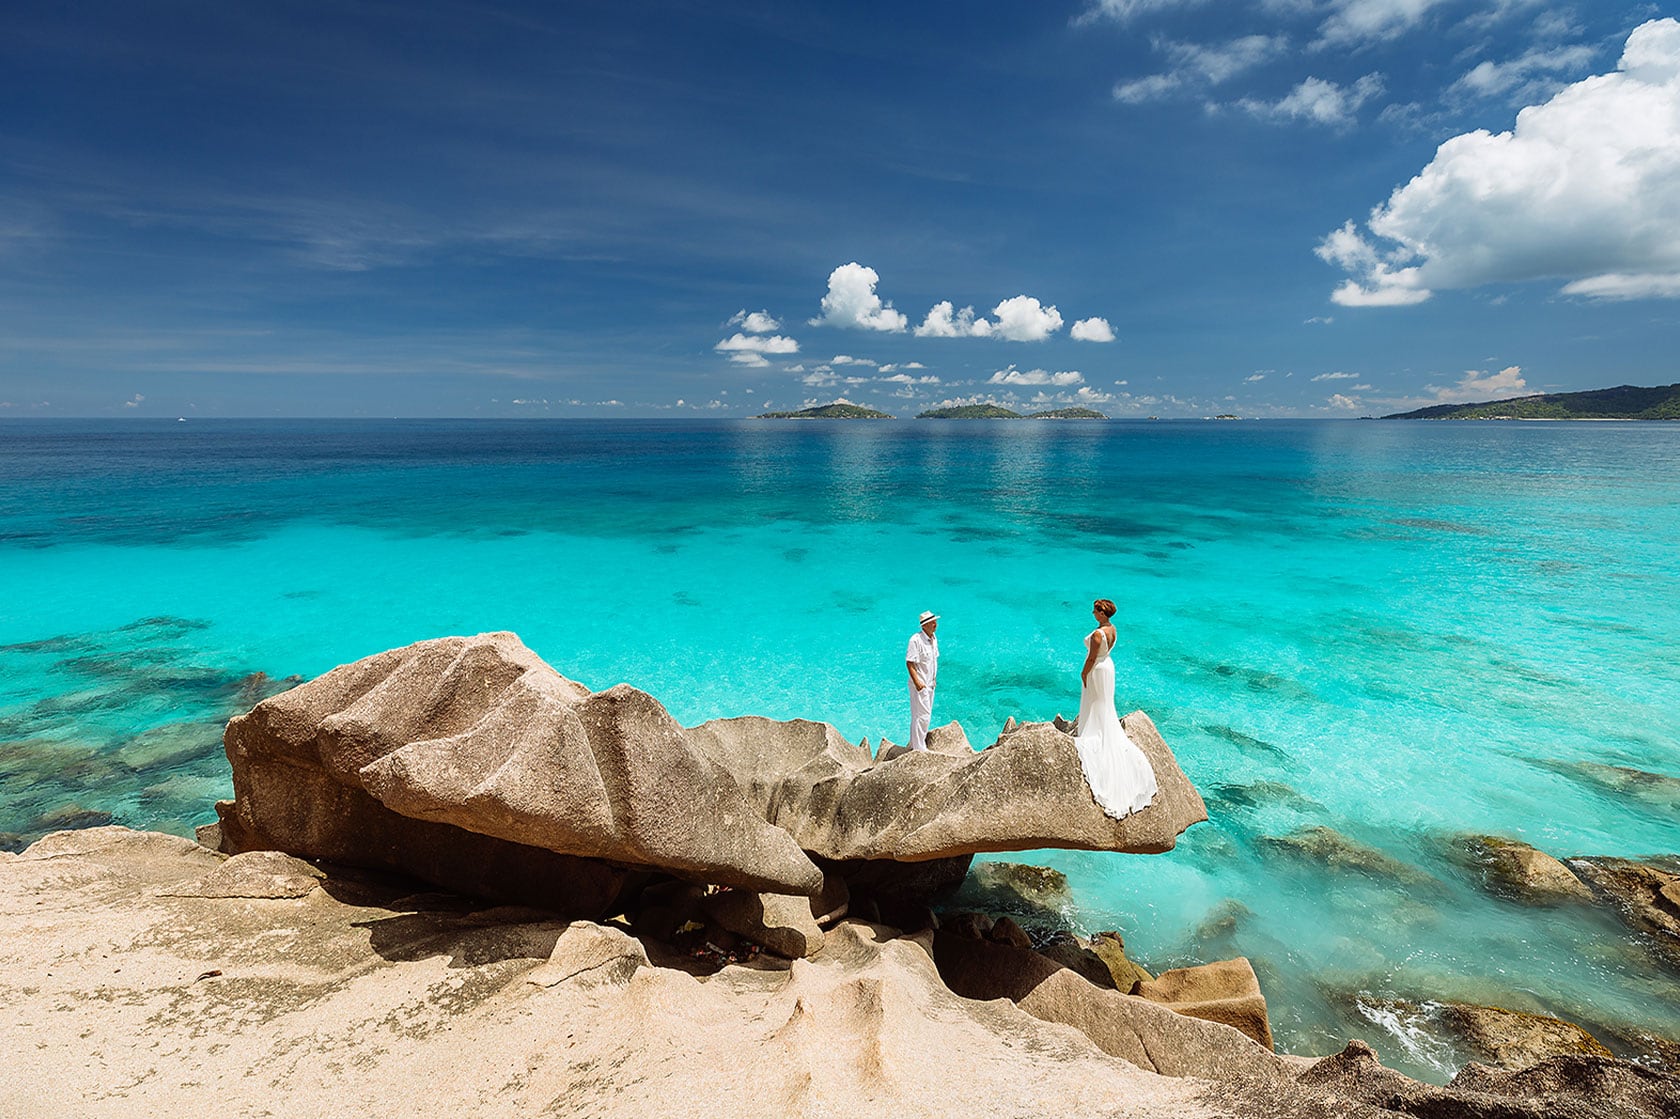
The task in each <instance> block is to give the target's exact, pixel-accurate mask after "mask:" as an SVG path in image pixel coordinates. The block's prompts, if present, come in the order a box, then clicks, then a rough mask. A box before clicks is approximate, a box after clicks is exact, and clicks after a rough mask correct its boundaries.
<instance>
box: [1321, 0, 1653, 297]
mask: <svg viewBox="0 0 1680 1119" xmlns="http://www.w3.org/2000/svg"><path fill="white" fill-rule="evenodd" d="M1316 251H1317V254H1318V256H1319V257H1320V258H1321V259H1323V260H1325V261H1327V262H1329V263H1332V264H1335V265H1337V266H1339V267H1341V268H1342V269H1343V270H1344V271H1346V272H1348V273H1349V275H1350V278H1349V279H1348V280H1347V281H1346V282H1345V283H1343V284H1342V285H1341V286H1340V287H1339V288H1337V289H1336V291H1335V292H1334V293H1333V295H1332V296H1331V298H1332V299H1333V300H1335V302H1337V303H1340V304H1343V305H1345V306H1396V305H1401V304H1406V303H1418V302H1422V301H1423V300H1425V299H1428V298H1429V297H1430V296H1431V295H1432V294H1433V293H1434V292H1435V291H1438V290H1445V289H1454V288H1469V287H1476V286H1479V285H1482V284H1489V283H1515V282H1521V281H1527V280H1540V279H1563V280H1565V281H1566V283H1565V286H1564V288H1563V291H1564V292H1565V293H1566V294H1571V295H1582V296H1587V297H1591V298H1599V299H1635V298H1648V297H1658V298H1677V297H1680V21H1676V20H1673V19H1657V20H1651V21H1649V22H1647V23H1644V24H1642V25H1640V26H1639V27H1637V28H1635V29H1634V31H1633V32H1632V33H1631V34H1630V35H1629V36H1628V39H1627V43H1626V46H1625V49H1624V50H1623V53H1622V58H1621V62H1620V64H1619V65H1618V68H1617V70H1616V71H1615V72H1614V73H1609V74H1601V75H1597V76H1595V77H1590V78H1587V79H1585V80H1583V81H1579V82H1576V83H1575V84H1573V85H1571V86H1568V87H1567V88H1565V89H1564V90H1562V91H1561V92H1559V93H1558V94H1557V95H1556V96H1554V97H1552V98H1551V99H1550V100H1549V101H1547V102H1545V103H1544V104H1541V105H1533V106H1530V107H1528V108H1526V109H1524V110H1523V111H1522V112H1520V113H1518V114H1517V119H1516V125H1515V127H1514V128H1513V129H1512V130H1511V131H1510V132H1501V133H1498V134H1497V135H1496V134H1491V133H1489V132H1486V131H1482V130H1478V131H1475V132H1467V133H1464V134H1463V135H1460V136H1455V137H1453V138H1452V139H1450V140H1448V141H1446V142H1445V143H1444V144H1442V145H1441V146H1440V147H1439V148H1438V149H1437V150H1436V153H1435V158H1434V159H1433V160H1431V161H1430V163H1429V165H1428V166H1426V167H1425V168H1424V169H1423V170H1422V171H1420V172H1419V173H1418V174H1417V176H1416V177H1414V178H1413V179H1412V180H1411V182H1409V183H1406V184H1405V185H1404V186H1401V187H1399V188H1398V189H1396V190H1395V191H1394V193H1393V194H1392V195H1391V196H1390V197H1389V199H1388V201H1387V202H1385V203H1384V204H1382V205H1381V206H1378V207H1377V208H1376V209H1375V210H1373V211H1372V213H1371V216H1370V219H1369V220H1368V221H1367V222H1366V223H1365V226H1364V228H1363V229H1361V228H1359V227H1357V226H1356V225H1355V224H1354V223H1353V222H1351V221H1350V222H1348V223H1346V224H1345V225H1343V226H1342V228H1340V229H1338V230H1336V231H1335V232H1333V233H1331V234H1329V235H1328V236H1327V237H1325V238H1324V240H1323V241H1321V242H1320V243H1319V245H1318V247H1317V250H1316Z"/></svg>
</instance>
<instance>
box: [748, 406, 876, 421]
mask: <svg viewBox="0 0 1680 1119" xmlns="http://www.w3.org/2000/svg"><path fill="white" fill-rule="evenodd" d="M893 418H894V417H893V416H891V415H889V414H887V413H886V412H877V411H876V410H875V409H873V408H865V407H863V406H862V405H859V404H843V403H835V404H819V405H817V406H816V407H815V408H801V409H800V410H799V411H797V412H766V413H764V414H763V415H761V416H754V417H753V419H755V420H890V419H893Z"/></svg>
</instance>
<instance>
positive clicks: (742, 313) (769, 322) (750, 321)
mask: <svg viewBox="0 0 1680 1119" xmlns="http://www.w3.org/2000/svg"><path fill="white" fill-rule="evenodd" d="M724 325H725V326H738V327H740V328H741V329H742V330H744V331H746V332H747V333H748V334H771V333H774V332H775V331H778V330H780V329H781V328H782V324H781V323H780V322H778V321H776V319H775V318H774V317H772V316H771V314H770V312H769V311H748V310H745V309H742V310H739V311H736V312H735V313H734V314H733V315H731V316H729V321H728V322H726V323H724Z"/></svg>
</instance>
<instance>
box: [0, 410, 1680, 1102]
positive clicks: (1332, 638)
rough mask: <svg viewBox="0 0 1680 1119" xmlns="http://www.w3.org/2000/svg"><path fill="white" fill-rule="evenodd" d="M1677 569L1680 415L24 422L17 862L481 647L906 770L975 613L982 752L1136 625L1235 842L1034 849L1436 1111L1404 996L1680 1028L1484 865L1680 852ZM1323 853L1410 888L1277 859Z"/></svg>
mask: <svg viewBox="0 0 1680 1119" xmlns="http://www.w3.org/2000/svg"><path fill="white" fill-rule="evenodd" d="M1677 538H1680V425H1658V424H1647V425H1637V424H1617V423H1597V424H1515V423H1512V424H1424V423H1410V424H1408V423H1390V422H1354V421H1349V422H1332V421H1322V422H1307V421H1303V422H1277V423H1246V422H1245V423H1236V424H1233V423H1199V422H1170V423H1123V422H1112V423H1097V424H1075V423H1066V424H1055V423H1009V422H1003V423H947V424H937V423H928V422H923V423H910V422H898V423H887V422H881V423H868V424H864V423H851V424H845V423H836V424H821V423H807V424H775V423H765V422H758V423H755V422H751V421H742V422H717V423H700V422H683V423H659V422H590V421H573V422H560V423H522V422H508V423H490V422H484V423H478V422H454V421H449V422H444V421H439V422H395V421H393V422H360V421H357V422H351V421H344V422H301V421H300V422H257V421H252V422H232V421H229V422H219V423H198V422H193V423H185V424H161V423H147V422H128V423H116V422H110V423H99V422H85V423H72V422H50V423H49V422H29V421H12V422H0V646H3V647H0V743H4V745H0V832H6V833H13V839H12V840H11V841H10V842H12V843H13V844H14V845H15V844H16V843H19V842H22V841H23V840H24V839H26V838H27V836H28V835H30V834H32V833H33V832H35V831H38V830H40V829H41V828H42V827H44V826H48V825H50V824H51V823H53V822H54V821H55V820H56V821H59V822H62V821H66V820H76V821H82V822H89V821H94V820H98V819H103V818H104V816H103V815H102V814H109V815H110V816H111V817H112V818H114V819H115V820H116V821H118V822H120V823H125V824H129V825H131V826H135V827H161V828H166V829H169V830H174V831H180V832H185V831H187V830H188V829H190V827H191V826H192V825H193V824H194V823H197V822H202V821H204V820H207V819H210V818H212V815H213V814H212V813H211V811H210V808H209V805H210V802H211V801H213V800H214V799H216V798H217V797H220V796H225V795H227V793H228V791H229V778H228V772H227V764H226V761H225V759H224V758H223V756H222V755H221V751H220V746H219V724H220V722H221V721H222V720H224V719H226V718H227V717H228V716H229V715H230V714H232V713H235V712H236V711H239V710H243V709H244V708H245V707H248V706H249V705H250V704H251V703H252V702H255V700H256V699H257V698H260V697H261V696H262V695H264V694H268V693H269V692H271V691H273V690H274V689H276V688H278V687H283V686H285V684H286V678H288V677H293V676H296V677H305V678H306V677H310V676H314V675H316V674H319V673H321V672H324V671H326V670H328V669H330V668H332V667H333V666H334V665H337V664H340V663H343V662H346V661H350V660H354V659H356V658H358V657H362V656H365V655H367V654H370V653H374V652H377V651H380V650H382V649H386V648H389V647H392V646H396V645H401V644H405V643H407V642H410V641H415V640H419V639H422V638H427V637H435V636H439V635H442V634H448V633H473V632H479V631H483V630H495V629H510V630H513V631H515V632H517V633H519V634H520V636H521V637H522V638H523V639H524V640H525V642H526V643H527V644H528V645H530V646H531V647H532V648H533V649H535V650H536V651H537V652H538V653H540V654H541V655H542V656H544V657H545V658H546V659H547V660H548V661H549V662H550V663H552V664H553V665H554V666H555V667H556V668H558V669H559V670H560V671H561V672H563V673H565V674H566V675H568V676H571V677H573V678H575V679H578V680H581V681H583V682H584V683H587V684H589V685H590V686H591V687H595V688H602V687H607V686H609V685H611V684H614V683H617V682H619V681H628V682H630V683H633V684H635V685H637V686H638V687H641V688H644V689H646V690H647V691H649V692H651V693H653V694H654V695H655V696H657V697H658V698H659V699H660V700H662V701H663V702H664V703H665V704H666V706H667V707H668V708H670V710H671V711H672V713H673V714H675V715H676V716H677V717H678V718H679V719H681V720H682V721H684V722H686V723H694V722H698V721H701V720H704V719H708V718H712V717H715V716H720V715H733V714H739V713H743V712H757V713H762V714H766V715H771V716H775V717H795V716H800V717H810V718H821V719H826V720H828V721H830V722H832V723H834V724H835V725H836V726H838V727H839V728H840V730H841V731H842V732H843V733H845V734H846V735H848V736H850V737H851V738H853V739H857V738H860V737H864V736H867V737H869V738H870V739H871V741H875V740H878V739H879V738H880V737H881V736H883V735H885V736H887V737H890V738H893V739H895V740H899V741H902V740H903V738H904V737H905V735H906V732H907V729H908V715H907V712H906V711H905V709H904V708H905V699H904V684H903V679H902V678H903V668H902V651H903V647H904V642H905V640H906V638H907V637H908V635H909V633H910V632H911V630H912V629H913V628H914V625H915V617H916V615H917V613H918V612H919V611H921V610H923V609H933V610H937V611H939V612H940V613H941V614H942V615H943V621H942V622H941V628H940V643H941V650H942V660H941V673H940V690H939V697H938V706H937V707H936V709H935V713H934V714H935V722H936V723H937V722H944V721H945V720H947V719H951V718H955V719H959V720H960V721H961V722H962V724H963V725H964V727H965V728H966V729H967V730H968V733H969V737H970V739H971V740H973V741H974V742H975V743H976V744H977V745H978V744H982V743H985V742H989V741H991V740H992V738H993V737H994V736H995V735H996V732H997V730H998V728H999V726H1000V725H1001V724H1002V722H1003V720H1004V719H1005V718H1006V717H1008V716H1010V715H1014V716H1017V717H1019V718H1027V719H1043V718H1048V717H1049V716H1050V715H1052V714H1053V713H1055V712H1057V711H1061V712H1063V713H1066V714H1069V715H1071V714H1072V713H1073V712H1074V711H1075V709H1076V708H1077V706H1078V668H1079V664H1080V660H1081V657H1082V654H1083V649H1082V646H1081V640H1082V638H1083V636H1084V634H1085V633H1086V631H1087V630H1088V629H1089V625H1090V618H1089V614H1088V609H1089V605H1088V604H1089V602H1090V600H1091V599H1092V598H1095V597H1098V596H1103V597H1109V598H1113V599H1114V600H1115V601H1116V602H1117V603H1118V604H1119V605H1120V616H1119V617H1118V618H1117V622H1118V623H1119V624H1120V631H1121V639H1120V643H1119V646H1118V648H1117V649H1116V651H1115V658H1116V662H1117V670H1118V671H1117V675H1118V678H1119V681H1120V682H1119V685H1118V690H1119V695H1118V696H1117V699H1118V702H1119V703H1120V705H1121V709H1122V710H1123V711H1124V710H1129V709H1131V708H1134V707H1141V708H1143V709H1145V710H1146V711H1148V712H1149V713H1150V715H1151V716H1152V717H1153V718H1154V719H1155V721H1156V723H1157V724H1158V725H1159V726H1160V728H1161V730H1162V732H1163V734H1164V735H1165V736H1166V738H1167V740H1168V742H1169V743H1171V745H1172V746H1173V748H1174V750H1175V751H1176V753H1177V755H1178V757H1179V760H1180V762H1181V764H1182V765H1183V767H1184V769H1185V771H1186V772H1187V773H1188V774H1189V775H1190V777H1191V779H1192V780H1193V781H1195V782H1196V784H1197V786H1198V787H1199V788H1200V789H1201V790H1202V791H1203V793H1204V795H1205V796H1206V798H1207V800H1208V804H1209V810H1210V813H1211V815H1212V817H1213V819H1212V822H1211V823H1209V824H1207V825H1202V826H1199V827H1197V828H1194V829H1192V830H1191V831H1190V832H1189V833H1187V834H1186V836H1185V837H1184V839H1183V841H1182V842H1181V844H1180V847H1179V848H1178V850H1177V851H1175V852H1173V853H1171V854H1169V855H1165V856H1150V857H1137V856H1121V855H1110V854H1084V853H1073V852H1054V853H1045V854H1043V855H1042V856H1034V861H1042V862H1045V863H1048V864H1051V865H1055V866H1058V867H1060V868H1062V869H1063V870H1065V871H1067V872H1068V874H1069V875H1070V878H1071V881H1072V884H1073V889H1074V895H1075V898H1076V908H1075V910H1074V912H1073V913H1072V914H1071V916H1072V917H1073V919H1074V920H1075V921H1076V922H1077V923H1078V924H1080V925H1081V926H1083V927H1085V928H1088V929H1093V930H1094V929H1099V928H1118V929H1120V930H1122V931H1123V933H1124V934H1125V937H1126V942H1127V945H1128V947H1129V949H1130V950H1131V951H1132V952H1133V953H1134V954H1135V956H1136V957H1137V958H1138V959H1139V960H1140V961H1142V962H1144V963H1145V964H1146V965H1149V966H1152V967H1154V968H1156V969H1160V968H1164V967H1169V966H1173V965H1175V964H1179V963H1185V962H1195V961H1200V960H1205V959H1211V958H1217V957H1222V956H1229V955H1233V954H1244V955H1247V956H1249V957H1250V958H1251V959H1253V960H1254V961H1255V964H1256V967H1257V969H1258V970H1259V971H1260V974H1261V977H1262V982H1263V984H1264V986H1265V988H1266V991H1267V994H1268V997H1269V998H1270V1000H1271V1009H1272V1014H1273V1023H1274V1029H1275V1030H1276V1031H1277V1033H1278V1036H1279V1041H1280V1045H1281V1047H1283V1048H1287V1049H1291V1050H1294V1051H1298V1052H1324V1051H1330V1050H1332V1049H1334V1048H1338V1047H1339V1046H1340V1044H1341V1042H1342V1041H1343V1040H1344V1039H1345V1038H1346V1037H1348V1036H1350V1035H1359V1036H1365V1037H1367V1038H1369V1039H1370V1040H1372V1041H1373V1043H1374V1044H1376V1045H1377V1046H1378V1048H1379V1050H1380V1051H1381V1052H1382V1053H1383V1054H1384V1057H1385V1059H1386V1060H1387V1061H1388V1062H1389V1063H1390V1064H1394V1065H1398V1066H1399V1067H1402V1068H1408V1069H1409V1070H1411V1071H1414V1072H1418V1073H1421V1074H1424V1075H1429V1076H1432V1077H1434V1078H1436V1079H1439V1078H1440V1077H1441V1076H1442V1075H1444V1074H1445V1071H1446V1070H1447V1069H1448V1068H1449V1067H1450V1065H1451V1064H1452V1063H1453V1060H1454V1059H1455V1058H1454V1057H1453V1055H1452V1054H1450V1053H1443V1052H1439V1051H1437V1050H1435V1049H1432V1048H1430V1046H1429V1045H1428V1044H1426V1042H1425V1041H1420V1040H1419V1039H1418V1038H1417V1037H1415V1036H1413V1034H1412V1033H1411V1032H1409V1031H1406V1030H1404V1029H1403V1028H1402V1027H1400V1026H1397V1025H1394V1024H1393V1022H1392V1020H1391V1018H1390V1016H1388V1015H1386V1014H1384V1013H1382V1012H1380V1011H1379V1010H1376V1009H1373V1007H1374V1004H1375V1003H1377V1002H1380V1001H1381V1000H1384V999H1394V998H1399V999H1412V1000H1416V999H1423V998H1428V997H1431V996H1434V997H1449V998H1458V999H1466V1000H1469V1001H1476V1002H1494V1003H1499V1004H1502V1005H1507V1006H1515V1007H1517V1008H1523V1009H1534V1010H1541V1011H1546V1012H1549V1013H1555V1014H1559V1015H1562V1016H1564V1017H1569V1018H1573V1019H1575V1020H1578V1021H1582V1022H1584V1023H1586V1024H1589V1025H1591V1026H1593V1027H1594V1028H1600V1029H1607V1030H1613V1029H1618V1028H1620V1027H1621V1026H1622V1025H1624V1024H1630V1023H1636V1024H1640V1025H1642V1026H1644V1027H1647V1028H1650V1029H1653V1030H1655V1031H1657V1032H1659V1033H1664V1034H1666V1035H1667V1036H1669V1037H1677V1038H1680V977H1676V976H1674V975H1673V974H1671V973H1668V972H1664V971H1663V970H1661V969H1660V968H1659V967H1657V966H1656V965H1655V964H1654V963H1653V962H1652V961H1651V959H1650V958H1649V957H1648V956H1647V955H1646V954H1645V953H1644V952H1643V950H1642V949H1641V948H1640V947H1639V946H1638V945H1637V944H1635V943H1634V942H1633V941H1631V940H1630V939H1629V938H1628V937H1627V936H1626V935H1625V934H1624V933H1623V932H1622V931H1621V928H1620V926H1619V925H1618V924H1616V923H1615V922H1614V921H1613V920H1612V919H1610V918H1608V917H1605V916H1604V915H1602V914H1599V913H1597V912H1596V911H1593V910H1568V911H1565V910H1551V909H1528V908H1524V907H1521V906H1517V905H1514V904H1511V903H1508V902H1503V901H1499V900H1496V899H1493V898H1490V897H1488V896H1487V895H1485V894H1484V893H1483V892H1482V891H1481V890H1480V889H1479V888H1478V887H1476V886H1475V885H1474V883H1473V882H1472V880H1471V878H1470V877H1468V875H1467V872H1466V871H1465V870H1464V869H1463V868H1462V867H1461V865H1460V863H1459V861H1458V860H1456V859H1455V858H1454V857H1453V855H1452V839H1453V837H1454V836H1455V835H1457V834H1459V833H1465V832H1470V833H1482V832H1492V833H1498V834H1502V835H1508V836H1514V837H1518V838H1521V839H1524V840H1527V841H1528V842H1531V843H1533V844H1534V845H1536V846H1538V847H1539V848H1541V849H1542V850H1545V851H1548V852H1551V853H1553V854H1556V855H1559V856H1568V855H1575V854H1599V855H1627V856H1642V855H1648V854H1653V853H1665V852H1666V853H1673V852H1680V795H1677V794H1676V791H1675V790H1676V789H1680V785H1676V784H1672V783H1671V784H1666V785H1665V784H1663V783H1662V782H1661V781H1659V780H1652V781H1647V782H1643V783H1639V784H1635V785H1633V786H1628V785H1626V784H1625V783H1618V782H1617V781H1616V780H1615V775H1614V771H1605V770H1602V769H1595V768H1593V766H1594V765H1600V766H1621V767H1629V768H1632V769H1636V770H1641V771H1645V772H1647V773H1651V774H1655V775H1659V776H1662V777H1667V778H1670V779H1673V778H1680V654H1677V653H1676V650H1677V649H1680V595H1677V594H1676V582H1677V576H1680V550H1677V549H1676V547H1675V543H1674V542H1675V540H1676V539H1677ZM258 673H261V674H264V675H263V676H255V675H254V674H258ZM44 817H46V818H44ZM1317 825H1323V826H1328V827H1330V828H1333V829H1335V830H1336V831H1337V832H1339V833H1341V834H1342V835H1343V836H1346V837H1347V838H1348V839H1349V840H1350V841H1352V842H1354V843H1357V844H1360V845H1363V846H1364V847H1366V848H1370V849H1374V850H1376V851H1379V852H1382V853H1384V854H1386V855H1388V856H1390V857H1392V858H1393V859H1395V860H1398V861H1399V862H1400V863H1403V864H1404V868H1400V869H1395V868H1391V869H1389V870H1384V869H1382V868H1381V867H1380V866H1377V867H1372V866H1369V865H1367V866H1366V867H1365V868H1364V869H1359V868H1351V867H1348V866H1346V865H1342V866H1337V865H1334V864H1331V863H1327V862H1325V861H1324V860H1322V859H1318V858H1314V857H1311V856H1309V855H1303V854H1301V853H1299V852H1298V851H1296V850H1295V849H1293V848H1291V847H1290V846H1288V845H1287V844H1279V843H1277V842H1276V840H1277V839H1278V838H1280V837H1285V836H1288V835H1290V834H1291V833H1292V832H1295V831H1297V830H1299V829H1301V828H1304V827H1310V826H1317ZM1362 1006H1363V1007H1364V1008H1365V1009H1363V1010H1362V1009H1361V1007H1362ZM1384 1023H1389V1024H1388V1025H1385V1024H1384ZM1391 1030H1393V1031H1398V1032H1397V1033H1395V1034H1394V1035H1393V1036H1391V1035H1390V1031H1391Z"/></svg>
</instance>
